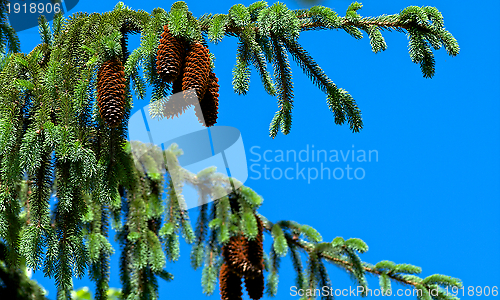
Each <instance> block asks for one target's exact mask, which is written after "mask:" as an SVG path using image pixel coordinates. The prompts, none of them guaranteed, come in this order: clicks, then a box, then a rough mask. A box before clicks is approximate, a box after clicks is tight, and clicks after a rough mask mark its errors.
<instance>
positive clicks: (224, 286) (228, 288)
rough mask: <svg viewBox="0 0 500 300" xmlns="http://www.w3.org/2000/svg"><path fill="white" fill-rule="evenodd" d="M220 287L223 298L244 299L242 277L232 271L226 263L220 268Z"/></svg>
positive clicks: (227, 299)
mask: <svg viewBox="0 0 500 300" xmlns="http://www.w3.org/2000/svg"><path fill="white" fill-rule="evenodd" d="M219 287H220V298H221V300H240V299H242V296H243V292H242V291H241V277H240V276H238V275H237V274H235V273H234V272H231V270H230V268H229V267H228V266H227V265H226V264H225V263H224V264H222V266H221V268H220V273H219Z"/></svg>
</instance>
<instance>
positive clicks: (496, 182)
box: [20, 0, 500, 299]
mask: <svg viewBox="0 0 500 300" xmlns="http://www.w3.org/2000/svg"><path fill="white" fill-rule="evenodd" d="M238 2H239V3H243V4H245V5H249V4H251V3H252V2H253V1H227V0H225V1H187V3H188V5H189V8H190V10H191V11H192V12H193V14H194V15H195V16H200V15H202V14H203V13H208V12H211V13H226V12H227V11H228V9H229V8H230V7H231V6H232V5H233V4H236V3H238ZM284 2H285V3H286V4H287V6H288V7H290V8H300V7H301V6H300V5H299V4H298V3H297V2H295V1H284ZM269 3H272V2H269ZM349 3H350V2H349V1H344V0H339V1H333V0H330V1H324V2H322V4H323V5H325V6H329V7H331V8H333V9H334V10H336V11H337V12H339V14H341V15H343V14H344V12H345V10H346V8H347V6H348V5H349ZM115 4H116V2H114V1H89V0H81V1H80V3H79V4H78V5H77V6H76V7H75V8H74V9H73V10H72V11H71V12H76V11H86V12H89V13H91V12H105V11H109V10H112V9H113V7H114V6H115ZM125 4H126V5H128V6H130V7H132V8H133V9H144V10H146V11H149V12H150V11H152V9H153V8H155V7H158V6H162V7H164V8H165V9H168V8H169V7H170V4H171V2H168V1H167V2H165V1H136V0H134V1H125ZM363 4H364V7H363V9H362V10H361V11H360V13H361V14H362V15H364V16H375V15H381V14H392V13H397V12H399V11H400V10H401V9H403V8H405V7H407V6H409V5H418V6H424V5H429V6H435V7H437V8H438V9H439V10H440V11H441V12H442V13H443V15H444V18H445V26H446V28H447V29H448V30H450V31H451V33H452V34H453V35H454V36H455V38H456V39H457V40H458V42H459V44H460V48H461V52H460V54H459V55H458V56H457V57H454V58H452V57H449V56H448V55H447V54H446V51H445V50H444V49H441V50H439V51H437V52H435V54H436V62H437V63H436V65H437V71H436V75H435V77H434V78H433V79H425V78H423V76H422V74H421V72H420V68H419V66H418V65H416V64H414V63H412V62H411V60H410V58H409V56H408V50H407V49H408V48H407V45H408V44H407V38H406V36H405V35H404V34H402V33H397V32H386V33H384V36H385V38H386V41H387V44H388V49H387V50H386V51H385V52H382V53H378V54H374V53H372V52H371V49H370V45H369V40H368V38H366V37H365V38H364V39H362V40H355V39H353V38H352V37H350V36H349V35H347V34H346V33H345V32H341V31H338V32H337V31H319V32H304V33H302V34H301V37H300V42H301V43H302V45H303V46H304V48H305V49H307V50H309V51H310V53H311V54H312V56H313V57H314V58H315V59H316V60H317V62H318V63H319V64H320V65H321V66H322V67H323V69H324V70H325V72H326V73H327V74H328V75H329V76H330V78H331V79H332V80H333V81H334V82H335V83H336V84H337V85H339V86H340V87H342V88H344V89H346V90H347V91H349V92H350V93H351V95H352V96H353V97H354V98H355V99H356V101H357V103H358V105H359V106H360V108H361V110H362V113H363V121H364V124H365V128H364V129H363V130H362V131H361V132H360V133H356V134H354V133H351V132H350V130H349V128H348V126H347V125H346V126H337V125H335V124H334V122H333V117H332V114H331V113H330V111H329V110H328V107H327V105H326V102H325V96H324V94H322V93H321V92H320V91H319V90H318V89H317V88H316V87H315V86H314V85H313V84H312V83H311V82H310V81H309V80H308V78H307V77H306V76H305V75H303V74H302V73H301V71H300V69H299V68H297V67H296V66H295V65H293V71H294V75H293V78H294V82H295V102H294V111H293V126H292V131H291V133H290V134H289V135H288V136H284V135H282V134H279V135H278V137H277V138H276V139H274V140H273V139H271V138H269V137H268V128H269V123H270V121H271V119H272V117H273V114H274V112H275V111H276V110H277V104H276V99H274V98H272V97H270V96H268V95H267V94H266V93H265V91H264V89H263V88H262V86H261V83H260V81H259V79H258V76H257V74H256V73H255V72H254V73H253V76H252V81H251V84H250V92H249V93H248V94H247V95H246V96H238V95H236V94H235V93H233V90H232V86H231V80H232V73H231V71H232V68H233V66H234V63H235V52H236V40H235V39H234V38H225V40H224V41H223V42H222V43H220V44H219V45H217V46H215V45H211V46H210V51H211V52H213V53H214V54H215V56H216V57H217V60H216V62H215V65H216V69H215V71H216V73H217V76H218V77H219V80H220V81H219V83H220V85H221V90H220V106H219V107H220V110H219V112H220V113H219V121H218V125H226V126H234V127H236V128H238V129H239V130H240V131H241V133H242V137H243V141H244V145H245V150H246V155H247V159H249V161H248V164H249V167H250V166H251V165H252V164H254V163H255V162H252V161H250V159H253V160H255V159H256V158H257V157H256V156H255V155H253V154H252V153H251V151H250V149H251V148H252V147H255V146H258V147H260V148H259V150H254V152H258V153H259V154H262V153H263V152H264V151H265V150H270V151H273V152H275V151H276V150H284V151H286V150H295V151H297V152H298V151H300V150H303V149H305V148H306V147H309V148H310V149H312V146H313V145H314V149H315V150H327V151H330V150H338V151H340V150H343V151H344V152H346V151H347V150H352V149H353V148H354V149H355V150H365V151H368V150H376V151H377V153H378V161H375V160H374V159H373V157H372V161H371V162H354V163H352V162H350V163H349V162H338V163H328V166H329V167H331V168H332V169H333V168H336V167H340V168H344V169H345V168H346V167H347V164H348V163H349V165H350V167H351V168H354V169H355V168H363V170H364V171H365V176H364V178H363V179H362V180H357V179H353V180H349V179H347V176H344V178H342V179H340V180H335V179H330V180H328V179H326V178H323V180H321V179H319V178H318V179H316V180H312V181H311V182H310V183H308V182H307V180H304V179H302V178H298V179H297V178H293V179H292V180H287V179H285V178H281V179H279V180H276V179H273V178H270V179H269V180H266V179H264V178H260V179H252V178H256V177H258V175H257V174H256V173H255V172H252V171H249V176H250V177H251V178H250V179H249V180H248V181H247V182H246V185H248V186H249V187H251V188H253V189H254V190H255V191H257V192H258V193H259V194H260V195H262V196H263V197H264V204H263V206H262V208H261V209H260V211H259V212H260V213H262V214H263V215H265V216H266V217H268V218H269V219H270V220H271V221H277V220H282V219H290V220H295V221H297V222H299V223H303V224H309V225H311V226H313V227H315V228H316V229H317V230H318V231H319V232H320V233H322V235H323V239H324V240H325V241H331V240H332V239H333V238H335V237H337V236H342V237H344V238H351V237H357V238H361V239H363V240H364V241H365V242H366V243H367V244H368V245H369V246H370V250H369V251H368V252H367V253H366V254H364V255H362V259H363V260H364V261H367V262H371V263H376V262H378V261H381V260H391V261H394V262H396V263H411V264H415V265H417V266H420V267H422V269H423V274H422V276H424V277H425V276H428V275H431V274H435V273H440V274H446V275H450V276H454V277H458V278H461V279H462V280H463V282H464V285H465V286H466V287H469V286H473V287H477V286H481V287H484V286H490V287H492V286H494V285H496V286H500V275H499V273H498V270H499V269H500V256H499V255H498V254H499V253H500V234H499V228H500V226H499V225H500V224H499V223H500V222H499V220H500V219H499V214H500V201H499V200H500V197H499V196H500V189H499V187H500V172H499V170H500V161H499V156H498V154H499V153H500V122H499V115H500V110H499V108H500V105H499V102H500V101H499V100H500V99H499V89H500V64H499V58H500V55H499V54H500V53H499V49H500V42H499V41H500V36H499V26H500V25H499V21H500V19H499V17H498V15H497V14H496V13H495V12H498V11H499V9H500V3H499V2H498V1H495V0H488V1H482V2H481V4H479V3H477V4H476V3H474V2H467V3H460V2H456V1H444V0H440V1H438V0H415V1H406V0H404V1H388V0H378V1H363ZM20 38H21V44H22V49H23V51H25V52H27V51H30V50H31V49H32V48H33V47H34V46H35V45H36V44H37V43H38V42H39V37H38V33H37V32H36V30H35V29H34V30H27V31H23V32H21V33H20ZM136 40H137V38H136ZM131 45H134V43H133V42H131ZM146 104H148V101H147V100H142V101H139V100H138V101H135V103H134V106H135V108H134V109H138V108H140V107H141V106H143V105H146ZM254 149H257V148H254ZM271 157H272V155H271ZM264 163H265V164H266V165H267V167H269V168H270V169H275V168H279V169H282V170H284V169H286V168H287V167H294V166H295V163H293V162H290V163H283V162H275V161H272V162H264V161H261V162H260V164H261V166H260V167H259V166H254V170H260V172H263V169H262V168H263V167H264V166H263V165H264ZM325 166H326V165H325ZM300 167H301V168H302V167H305V168H308V167H310V168H319V167H320V166H319V164H318V163H317V162H307V163H301V166H300ZM276 172H278V171H276ZM306 172H307V171H306ZM351 172H352V171H351ZM275 174H278V173H275ZM339 174H340V173H339ZM262 175H263V174H262ZM360 175H361V173H358V176H360ZM351 176H353V175H352V173H351ZM193 216H195V214H194V210H193ZM268 240H269V238H268ZM115 248H116V250H119V248H118V247H117V246H116V247H115ZM181 251H182V252H181V258H180V260H179V261H178V262H176V263H175V264H172V263H169V264H168V265H167V270H168V271H170V272H172V273H173V274H174V276H175V280H174V281H173V282H170V283H161V285H160V292H161V298H162V299H167V298H176V297H183V298H188V299H203V298H206V296H204V295H202V293H201V285H200V280H201V272H200V271H192V270H191V269H190V266H189V248H188V246H186V245H182V247H181ZM117 256H118V254H116V255H114V257H113V261H112V268H113V269H112V273H111V274H112V275H111V286H114V287H119V286H120V284H119V278H118V274H119V272H118V268H117V266H118V265H117ZM328 268H329V270H330V276H331V280H332V283H333V286H334V288H341V289H342V288H348V287H349V286H350V285H352V283H351V281H350V279H349V277H348V275H346V274H345V273H343V272H342V271H340V270H338V269H337V268H336V267H334V266H333V265H329V267H328ZM292 272H293V269H292V268H291V263H290V260H289V258H288V257H287V258H284V259H283V264H282V269H281V272H280V274H281V276H280V284H279V289H278V296H277V299H289V298H291V297H290V293H289V288H290V286H292V285H294V281H295V277H294V274H293V273H292ZM34 278H35V279H36V280H38V281H39V282H40V283H42V284H43V286H44V287H45V288H46V289H47V290H49V292H50V294H49V298H51V299H55V298H54V297H55V293H56V292H55V288H54V283H53V281H51V280H48V279H45V278H43V276H42V274H41V272H38V273H36V274H35V275H34ZM369 284H370V286H371V287H372V288H378V283H377V280H375V279H374V278H373V277H369ZM84 285H89V286H90V287H91V289H92V286H93V285H92V283H91V282H89V281H88V280H86V279H85V280H76V281H75V287H76V288H79V287H81V286H84ZM393 288H401V286H397V285H394V286H393ZM218 298H219V294H218V291H216V293H215V294H214V295H213V296H212V297H210V299H218ZM411 298H412V299H415V297H411ZM463 298H468V297H467V296H466V297H463Z"/></svg>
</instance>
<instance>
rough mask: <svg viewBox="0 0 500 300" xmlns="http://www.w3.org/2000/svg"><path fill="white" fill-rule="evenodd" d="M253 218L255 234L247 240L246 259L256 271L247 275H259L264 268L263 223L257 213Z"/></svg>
mask: <svg viewBox="0 0 500 300" xmlns="http://www.w3.org/2000/svg"><path fill="white" fill-rule="evenodd" d="M255 219H256V221H257V236H256V237H255V238H254V239H252V240H249V241H248V261H249V262H250V264H251V265H252V266H253V267H254V269H255V270H257V272H254V273H250V274H248V275H249V277H255V276H260V274H262V272H263V270H264V246H263V237H262V232H263V224H262V221H261V220H260V218H259V217H258V216H257V215H255Z"/></svg>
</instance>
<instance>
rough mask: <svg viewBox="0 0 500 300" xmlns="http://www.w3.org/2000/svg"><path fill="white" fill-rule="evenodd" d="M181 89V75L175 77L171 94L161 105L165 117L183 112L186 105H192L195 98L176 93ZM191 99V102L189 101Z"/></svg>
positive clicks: (186, 107) (171, 116) (175, 115)
mask: <svg viewBox="0 0 500 300" xmlns="http://www.w3.org/2000/svg"><path fill="white" fill-rule="evenodd" d="M181 91H182V75H181V76H179V77H177V79H175V80H174V83H173V84H172V95H171V96H170V97H169V98H168V101H167V102H166V103H165V104H164V105H163V116H164V117H166V118H167V119H169V118H173V117H177V116H178V115H181V114H183V113H184V112H185V111H186V109H188V107H190V106H191V105H193V104H194V103H193V101H191V100H195V99H191V98H190V97H184V95H183V94H177V93H179V92H181ZM189 101H191V102H189Z"/></svg>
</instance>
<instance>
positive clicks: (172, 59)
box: [156, 25, 186, 82]
mask: <svg viewBox="0 0 500 300" xmlns="http://www.w3.org/2000/svg"><path fill="white" fill-rule="evenodd" d="M185 55H186V50H185V42H184V41H183V40H182V39H180V38H177V37H174V36H173V35H172V34H171V33H170V30H169V29H168V26H167V25H165V26H163V33H162V34H161V39H160V44H159V45H158V51H157V54H156V71H157V72H158V75H160V78H161V79H162V80H164V81H166V82H173V81H174V80H175V79H176V78H177V76H179V74H180V72H181V69H182V64H183V62H184V57H185Z"/></svg>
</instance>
